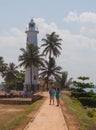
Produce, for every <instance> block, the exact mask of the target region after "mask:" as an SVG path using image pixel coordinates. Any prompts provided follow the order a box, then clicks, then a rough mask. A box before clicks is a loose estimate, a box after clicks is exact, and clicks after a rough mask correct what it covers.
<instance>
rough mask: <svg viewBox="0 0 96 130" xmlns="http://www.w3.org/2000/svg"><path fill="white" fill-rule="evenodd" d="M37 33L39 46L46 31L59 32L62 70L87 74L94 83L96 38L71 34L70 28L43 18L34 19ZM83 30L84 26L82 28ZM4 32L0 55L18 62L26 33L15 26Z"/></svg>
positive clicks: (70, 73) (76, 75)
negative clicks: (59, 25) (48, 21)
mask: <svg viewBox="0 0 96 130" xmlns="http://www.w3.org/2000/svg"><path fill="white" fill-rule="evenodd" d="M35 21H36V23H37V26H38V30H39V34H38V42H39V46H40V45H41V44H42V41H41V40H42V38H45V35H46V34H47V33H51V32H53V31H55V32H56V33H57V34H59V36H60V38H62V39H63V41H62V51H61V56H60V57H59V58H58V60H57V63H58V65H60V66H62V68H63V70H64V71H68V72H69V77H73V78H76V77H78V76H82V75H84V76H89V77H90V78H91V80H92V81H93V82H94V83H95V77H96V73H95V71H96V60H95V59H96V58H95V56H96V39H95V38H91V37H88V36H85V35H82V34H83V33H81V34H78V35H76V34H72V33H71V31H70V30H64V29H59V28H58V26H57V25H56V23H50V24H48V23H47V22H46V21H45V20H44V19H42V18H37V19H35ZM82 30H83V31H82V32H84V31H85V30H86V29H85V30H84V28H83V29H82ZM6 32H7V33H6V34H1V35H0V56H3V57H4V58H5V59H6V61H7V62H14V63H18V55H20V48H25V45H26V34H25V32H24V31H22V30H19V29H17V28H12V29H10V30H9V31H6Z"/></svg>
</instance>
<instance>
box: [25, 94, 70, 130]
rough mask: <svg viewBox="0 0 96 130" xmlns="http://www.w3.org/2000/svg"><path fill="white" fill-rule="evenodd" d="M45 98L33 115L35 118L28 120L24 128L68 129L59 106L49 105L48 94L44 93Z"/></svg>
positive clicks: (26, 129)
mask: <svg viewBox="0 0 96 130" xmlns="http://www.w3.org/2000/svg"><path fill="white" fill-rule="evenodd" d="M44 96H46V100H45V102H44V103H43V105H42V106H41V108H40V110H39V111H38V113H37V114H36V116H35V119H34V120H32V121H30V122H29V124H28V125H27V126H26V128H25V129H24V130H68V129H67V126H66V123H65V119H64V117H63V114H62V110H61V107H60V106H59V107H57V106H56V100H55V105H49V94H48V92H45V93H44Z"/></svg>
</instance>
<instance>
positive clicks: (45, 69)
mask: <svg viewBox="0 0 96 130" xmlns="http://www.w3.org/2000/svg"><path fill="white" fill-rule="evenodd" d="M60 70H61V67H60V66H56V63H55V60H54V58H50V60H49V62H48V61H45V65H44V66H42V67H41V73H40V75H41V76H42V77H44V79H47V80H46V82H47V90H48V81H49V77H51V76H53V77H54V79H56V78H58V77H59V74H61V72H60Z"/></svg>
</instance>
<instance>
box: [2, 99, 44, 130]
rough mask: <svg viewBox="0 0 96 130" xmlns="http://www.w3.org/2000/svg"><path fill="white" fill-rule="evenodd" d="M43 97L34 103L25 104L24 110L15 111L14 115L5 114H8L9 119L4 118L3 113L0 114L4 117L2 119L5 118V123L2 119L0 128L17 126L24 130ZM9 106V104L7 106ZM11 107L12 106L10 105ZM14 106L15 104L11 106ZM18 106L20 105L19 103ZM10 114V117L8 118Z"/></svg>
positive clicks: (6, 128) (3, 129)
mask: <svg viewBox="0 0 96 130" xmlns="http://www.w3.org/2000/svg"><path fill="white" fill-rule="evenodd" d="M43 101H44V99H40V100H38V101H36V102H34V103H32V104H31V105H25V106H23V107H24V110H23V111H21V112H19V113H18V112H17V113H16V112H15V115H14V114H12V112H11V114H12V115H8V113H7V114H6V117H7V115H8V116H9V119H8V118H7V119H5V115H4V116H2V118H4V120H6V123H4V121H2V122H3V123H2V125H0V130H16V129H17V128H19V129H20V130H24V128H25V126H26V125H27V123H28V122H29V121H30V120H31V119H32V118H34V115H35V113H36V112H37V111H38V110H39V108H40V106H41V104H42V103H43ZM8 107H9V106H8ZM11 107H12V106H11ZM14 107H16V106H15V105H14V106H13V108H14ZM19 107H20V105H19ZM21 107H22V106H21ZM10 116H11V117H12V118H10Z"/></svg>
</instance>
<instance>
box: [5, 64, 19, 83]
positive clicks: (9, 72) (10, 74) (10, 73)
mask: <svg viewBox="0 0 96 130" xmlns="http://www.w3.org/2000/svg"><path fill="white" fill-rule="evenodd" d="M17 68H18V67H17V66H16V65H15V64H14V63H9V65H8V66H7V69H6V72H5V73H4V74H3V77H4V80H5V82H6V84H7V85H11V84H13V83H14V82H16V80H17V76H16V74H17V73H18V70H17Z"/></svg>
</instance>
